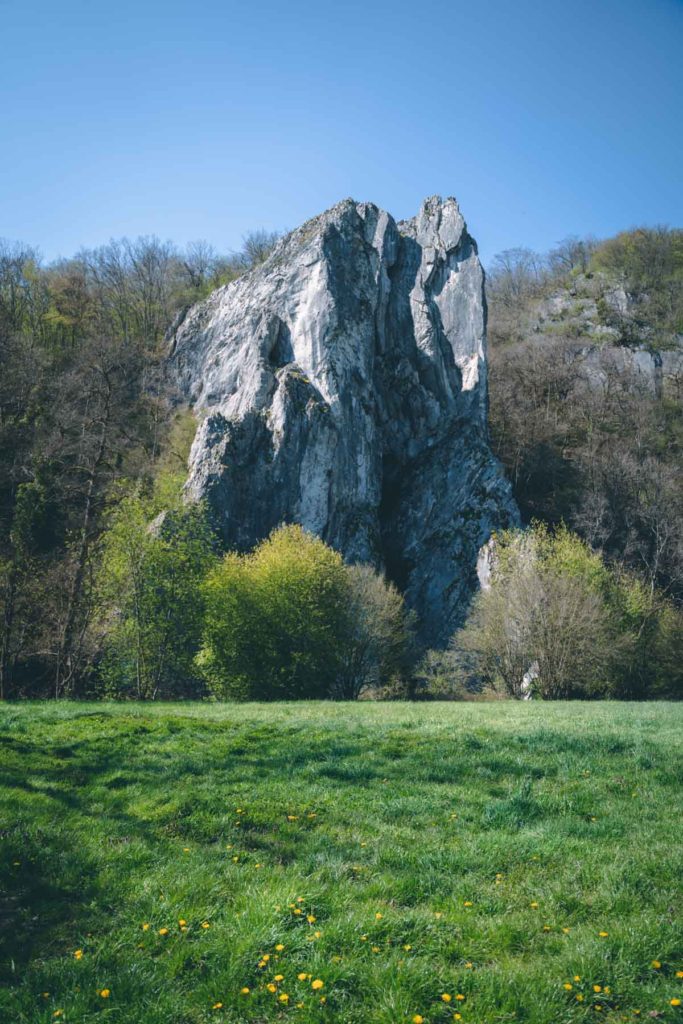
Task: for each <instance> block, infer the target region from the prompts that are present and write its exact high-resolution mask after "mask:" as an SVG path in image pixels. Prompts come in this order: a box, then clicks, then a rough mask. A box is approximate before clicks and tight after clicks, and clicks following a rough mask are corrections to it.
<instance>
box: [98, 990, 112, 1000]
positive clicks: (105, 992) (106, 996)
mask: <svg viewBox="0 0 683 1024" xmlns="http://www.w3.org/2000/svg"><path fill="white" fill-rule="evenodd" d="M110 995H111V990H110V989H108V988H103V989H102V990H101V992H100V997H101V998H102V999H109V996H110Z"/></svg>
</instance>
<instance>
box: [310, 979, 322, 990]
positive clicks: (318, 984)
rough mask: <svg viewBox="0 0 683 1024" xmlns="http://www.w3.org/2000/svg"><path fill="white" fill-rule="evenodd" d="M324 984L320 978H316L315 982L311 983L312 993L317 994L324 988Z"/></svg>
mask: <svg viewBox="0 0 683 1024" xmlns="http://www.w3.org/2000/svg"><path fill="white" fill-rule="evenodd" d="M324 984H325V982H324V981H321V980H320V978H316V979H315V981H312V982H311V988H312V989H313V991H314V992H319V991H320V989H321V988H322V987H323V986H324Z"/></svg>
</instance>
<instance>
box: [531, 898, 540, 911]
mask: <svg viewBox="0 0 683 1024" xmlns="http://www.w3.org/2000/svg"><path fill="white" fill-rule="evenodd" d="M529 906H530V907H531V909H532V910H538V903H537V902H536V900H533V901H532V902H531V903H530V904H529Z"/></svg>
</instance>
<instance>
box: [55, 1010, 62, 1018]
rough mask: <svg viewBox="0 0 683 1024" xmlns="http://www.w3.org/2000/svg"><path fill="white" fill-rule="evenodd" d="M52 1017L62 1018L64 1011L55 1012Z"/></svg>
mask: <svg viewBox="0 0 683 1024" xmlns="http://www.w3.org/2000/svg"><path fill="white" fill-rule="evenodd" d="M52 1016H53V1017H63V1016H64V1010H55V1012H54V1013H53V1014H52Z"/></svg>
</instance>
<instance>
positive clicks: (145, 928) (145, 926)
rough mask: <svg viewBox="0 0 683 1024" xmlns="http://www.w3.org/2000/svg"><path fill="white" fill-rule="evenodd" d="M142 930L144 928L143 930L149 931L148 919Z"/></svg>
mask: <svg viewBox="0 0 683 1024" xmlns="http://www.w3.org/2000/svg"><path fill="white" fill-rule="evenodd" d="M142 930H143V932H148V931H149V924H148V923H147V921H145V923H144V924H143V926H142Z"/></svg>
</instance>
